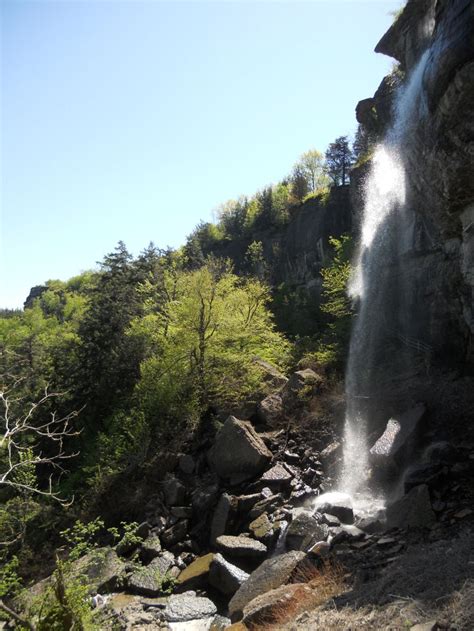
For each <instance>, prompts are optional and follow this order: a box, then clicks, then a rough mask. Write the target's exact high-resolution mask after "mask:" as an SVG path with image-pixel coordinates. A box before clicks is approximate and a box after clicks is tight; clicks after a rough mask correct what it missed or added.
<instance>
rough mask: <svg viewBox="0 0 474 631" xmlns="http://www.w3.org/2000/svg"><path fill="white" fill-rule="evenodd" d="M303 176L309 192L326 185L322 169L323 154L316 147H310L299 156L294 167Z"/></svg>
mask: <svg viewBox="0 0 474 631" xmlns="http://www.w3.org/2000/svg"><path fill="white" fill-rule="evenodd" d="M295 168H297V169H298V171H299V173H301V175H302V176H303V177H304V178H305V180H306V183H307V187H308V189H309V191H310V192H311V193H314V192H315V191H317V190H318V189H320V188H324V187H325V186H327V180H328V178H327V175H326V173H325V171H324V156H323V154H322V153H321V152H320V151H317V150H316V149H310V150H309V151H306V152H305V153H303V154H302V155H301V156H300V159H299V160H298V162H297V163H296V165H295V167H294V169H295Z"/></svg>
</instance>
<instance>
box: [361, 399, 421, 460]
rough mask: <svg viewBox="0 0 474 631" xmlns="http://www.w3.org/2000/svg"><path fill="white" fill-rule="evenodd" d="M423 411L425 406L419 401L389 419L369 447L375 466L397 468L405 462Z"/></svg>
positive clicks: (415, 436) (411, 447) (409, 453)
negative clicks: (381, 432)
mask: <svg viewBox="0 0 474 631" xmlns="http://www.w3.org/2000/svg"><path fill="white" fill-rule="evenodd" d="M425 412H426V406H425V405H424V404H423V403H420V404H418V405H416V406H415V407H413V408H411V409H410V410H407V411H406V412H404V413H403V414H400V415H399V416H398V417H397V418H391V419H389V421H388V423H387V426H386V428H385V431H384V432H383V434H382V435H381V436H380V438H379V439H378V440H377V441H376V442H375V444H374V445H373V446H372V447H371V449H370V459H371V462H372V464H373V465H374V466H375V467H377V468H378V469H385V470H387V469H390V468H392V469H395V470H398V469H399V468H400V467H402V466H404V465H405V464H406V463H407V461H408V459H409V457H410V455H411V453H412V450H413V447H414V446H415V442H416V438H417V434H418V430H419V427H420V423H421V421H422V419H423V417H424V415H425Z"/></svg>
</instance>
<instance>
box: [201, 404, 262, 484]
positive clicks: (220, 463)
mask: <svg viewBox="0 0 474 631" xmlns="http://www.w3.org/2000/svg"><path fill="white" fill-rule="evenodd" d="M271 457H272V453H271V451H270V450H269V449H267V447H266V446H265V443H264V442H263V441H262V439H261V438H260V437H259V436H258V434H257V433H256V432H255V430H254V429H253V427H252V426H251V425H250V423H247V422H245V421H239V420H237V419H236V418H235V417H233V416H229V418H228V419H227V421H226V422H225V423H224V426H223V427H222V429H221V430H220V431H219V433H218V434H217V436H216V440H215V443H214V445H213V447H212V448H211V449H210V451H209V453H208V459H209V463H210V465H211V466H212V467H213V468H214V470H215V471H216V472H217V474H218V475H219V477H221V478H223V479H225V480H229V481H230V482H231V484H237V483H239V482H243V481H245V480H249V479H251V478H253V477H255V476H256V475H258V474H259V473H261V472H262V471H263V469H264V468H265V466H266V465H267V463H268V462H269V461H270V459H271Z"/></svg>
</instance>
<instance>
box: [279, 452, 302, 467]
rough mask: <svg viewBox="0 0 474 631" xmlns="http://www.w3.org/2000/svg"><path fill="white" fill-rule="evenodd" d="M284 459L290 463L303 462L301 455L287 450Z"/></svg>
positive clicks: (298, 463)
mask: <svg viewBox="0 0 474 631" xmlns="http://www.w3.org/2000/svg"><path fill="white" fill-rule="evenodd" d="M283 460H284V461H285V462H288V464H296V465H300V464H301V456H300V455H299V454H297V453H294V452H293V451H288V450H287V451H285V452H284V454H283Z"/></svg>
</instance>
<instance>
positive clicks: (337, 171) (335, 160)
mask: <svg viewBox="0 0 474 631" xmlns="http://www.w3.org/2000/svg"><path fill="white" fill-rule="evenodd" d="M353 161H354V157H353V153H352V150H351V148H350V145H349V140H348V138H347V136H339V138H336V140H335V141H334V142H332V143H331V144H330V145H329V147H328V148H327V151H326V171H327V174H328V175H329V177H330V178H331V179H332V181H333V182H334V184H335V185H336V186H344V185H345V184H347V183H348V181H349V171H350V168H351V166H352V164H353Z"/></svg>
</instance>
